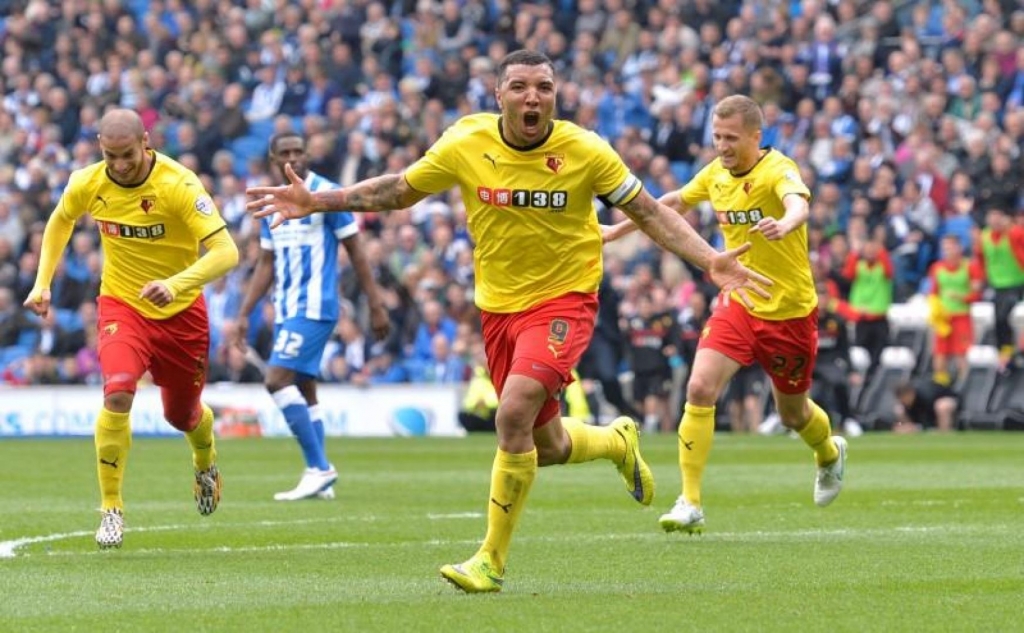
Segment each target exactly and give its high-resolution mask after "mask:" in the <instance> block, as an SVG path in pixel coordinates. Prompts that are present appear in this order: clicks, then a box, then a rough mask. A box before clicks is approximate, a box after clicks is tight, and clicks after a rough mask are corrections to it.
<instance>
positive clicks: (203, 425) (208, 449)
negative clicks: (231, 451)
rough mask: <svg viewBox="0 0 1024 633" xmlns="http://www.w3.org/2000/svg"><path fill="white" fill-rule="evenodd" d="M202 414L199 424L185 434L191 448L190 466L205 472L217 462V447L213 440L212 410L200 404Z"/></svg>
mask: <svg viewBox="0 0 1024 633" xmlns="http://www.w3.org/2000/svg"><path fill="white" fill-rule="evenodd" d="M200 406H201V407H202V410H203V412H202V414H201V415H200V417H199V424H197V425H196V428H194V429H192V430H191V431H189V432H188V433H186V434H185V439H186V440H188V443H189V446H191V447H192V465H193V466H195V469H196V470H206V469H207V468H209V467H210V466H212V465H213V464H214V462H216V461H217V447H216V442H215V440H214V438H213V409H211V408H210V407H208V406H206V405H205V404H200Z"/></svg>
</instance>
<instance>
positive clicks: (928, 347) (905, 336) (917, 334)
mask: <svg viewBox="0 0 1024 633" xmlns="http://www.w3.org/2000/svg"><path fill="white" fill-rule="evenodd" d="M888 317H889V332H890V334H889V344H890V345H891V346H893V347H906V348H908V349H909V350H910V352H911V354H912V355H913V358H914V365H913V375H914V376H915V377H922V376H925V375H927V374H928V373H929V372H930V371H931V364H932V354H931V351H932V336H931V329H929V325H928V306H927V304H926V303H923V302H922V301H920V300H913V301H910V302H907V303H894V304H892V305H891V306H889V311H888Z"/></svg>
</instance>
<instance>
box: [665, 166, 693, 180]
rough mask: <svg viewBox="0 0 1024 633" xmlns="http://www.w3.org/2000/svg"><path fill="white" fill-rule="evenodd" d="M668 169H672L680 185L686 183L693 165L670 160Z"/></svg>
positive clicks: (691, 172) (691, 173)
mask: <svg viewBox="0 0 1024 633" xmlns="http://www.w3.org/2000/svg"><path fill="white" fill-rule="evenodd" d="M669 169H670V170H671V171H672V175H673V176H675V177H676V180H677V181H678V182H679V184H680V185H685V184H686V183H688V182H689V181H690V176H692V175H693V165H691V164H690V163H687V162H685V161H681V160H677V161H672V162H671V163H669Z"/></svg>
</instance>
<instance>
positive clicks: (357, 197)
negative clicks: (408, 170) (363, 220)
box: [316, 174, 427, 213]
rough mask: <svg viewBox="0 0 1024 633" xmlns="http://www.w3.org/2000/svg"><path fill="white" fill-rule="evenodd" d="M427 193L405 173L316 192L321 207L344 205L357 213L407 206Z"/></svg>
mask: <svg viewBox="0 0 1024 633" xmlns="http://www.w3.org/2000/svg"><path fill="white" fill-rule="evenodd" d="M426 195H427V194H425V193H422V192H419V191H416V190H415V189H413V188H412V187H410V186H409V183H408V181H406V179H405V176H404V175H403V174H385V175H383V176H377V177H376V178H370V179H368V180H364V181H362V182H358V183H356V184H354V185H352V186H350V187H345V188H344V189H335V190H329V191H323V192H317V194H316V196H317V202H318V204H317V207H318V208H319V209H323V210H326V209H345V210H347V211H355V212H357V213H358V212H360V211H391V210H394V209H404V208H406V207H408V206H411V205H413V204H415V203H416V202H418V201H419V200H421V199H423V198H424V197H426Z"/></svg>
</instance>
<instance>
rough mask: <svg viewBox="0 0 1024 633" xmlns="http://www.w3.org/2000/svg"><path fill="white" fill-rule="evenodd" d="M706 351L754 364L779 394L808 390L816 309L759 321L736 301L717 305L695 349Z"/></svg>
mask: <svg viewBox="0 0 1024 633" xmlns="http://www.w3.org/2000/svg"><path fill="white" fill-rule="evenodd" d="M702 348H708V349H713V350H715V351H716V352H719V353H721V354H724V355H726V356H728V357H729V358H731V359H733V360H734V361H736V362H737V363H740V364H741V365H750V364H751V363H753V362H754V361H757V363H758V364H759V365H761V367H763V368H764V370H765V371H766V372H768V376H769V377H771V379H772V384H774V385H775V388H776V389H778V390H779V391H781V392H782V393H787V394H798V393H804V392H805V391H808V390H809V389H810V388H811V372H812V371H813V370H814V361H815V359H816V358H817V357H818V309H817V308H815V309H814V310H811V313H810V314H808V315H807V316H805V317H801V318H799V319H785V320H783V321H768V320H766V319H759V318H757V317H755V316H753V315H751V314H750V313H749V312H747V309H746V308H745V307H744V306H743V303H742V302H740V301H736V300H731V301H729V305H727V306H721V305H720V306H719V307H718V308H716V309H715V311H714V313H713V314H712V315H711V317H710V318H709V319H708V323H707V325H706V326H705V327H704V333H703V334H702V335H701V338H700V343H698V345H697V349H702Z"/></svg>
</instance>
